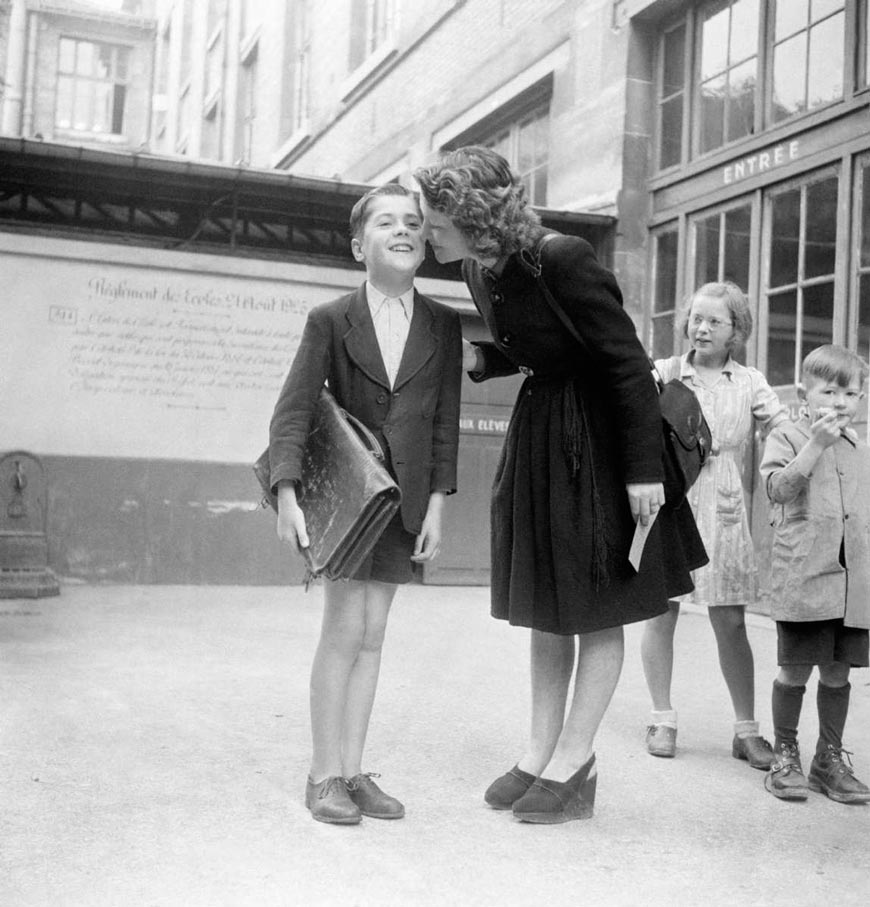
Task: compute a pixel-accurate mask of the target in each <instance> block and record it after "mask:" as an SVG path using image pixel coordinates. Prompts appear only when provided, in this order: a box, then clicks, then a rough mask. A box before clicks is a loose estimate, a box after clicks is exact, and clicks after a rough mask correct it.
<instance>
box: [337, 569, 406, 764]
mask: <svg viewBox="0 0 870 907" xmlns="http://www.w3.org/2000/svg"><path fill="white" fill-rule="evenodd" d="M364 588H365V628H364V631H363V637H362V645H361V646H360V649H359V651H358V654H357V657H356V662H355V663H354V665H353V668H352V669H351V672H350V678H349V682H348V687H347V697H346V699H345V711H344V724H343V733H342V754H341V762H342V768H343V771H342V774H343V775H344V777H345V778H352V777H353V776H354V775H357V774H359V772H361V771H362V766H361V763H362V753H363V747H364V746H365V742H366V733H367V732H368V728H369V719H370V717H371V714H372V706H373V705H374V701H375V692H376V691H377V686H378V675H379V673H380V668H381V650H382V648H383V644H384V634H385V633H386V629H387V618H388V617H389V614H390V605H391V604H392V602H393V597H394V596H395V594H396V588H397V587H396V585H395V584H393V583H378V582H367V583H365V584H364Z"/></svg>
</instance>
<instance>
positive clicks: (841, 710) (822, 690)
mask: <svg viewBox="0 0 870 907" xmlns="http://www.w3.org/2000/svg"><path fill="white" fill-rule="evenodd" d="M851 689H852V685H851V684H850V683H845V684H843V686H841V687H829V686H828V685H827V684H824V683H822V682H821V681H819V687H818V689H817V691H816V705H817V707H818V709H819V740H818V742H817V743H816V753H817V754H818V753H823V752H825V750H826V749H827V748H828V747H829V746H832V747H833V748H834V749H835V750H839V749H842V748H843V729H844V728H845V727H846V715H848V713H849V693H850V691H851Z"/></svg>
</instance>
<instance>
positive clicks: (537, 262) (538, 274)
mask: <svg viewBox="0 0 870 907" xmlns="http://www.w3.org/2000/svg"><path fill="white" fill-rule="evenodd" d="M555 236H556V234H555V233H545V234H544V235H543V236H542V237H541V238H540V239H539V240H538V245H537V246H536V247H535V251H534V253H531V252H529V251H528V250H527V249H523V250H522V251H521V252H520V258H521V260H522V262H523V264H524V265H525V266H526V269H527V270H528V271H529V273H530V274H531V275H532V276H533V277H534V278H535V280H536V281H537V282H538V289H539V290H540V291H541V293H542V294H543V296H544V299H546V300H547V305H549V306H550V308H551V309H552V310H553V314H554V315H555V316H556V317H557V318H558V319H559V321H561V322H562V325H563V326H564V328H565V330H566V331H567V332H568V333H569V334H570V335H571V336H572V337H573V338H574V339H575V340H576V341H577V343H578V344H579V345H580V347H581V348H582V350H583V352H584V353H586V354H588V353H589V352H590V350H589V344H588V343H586V341H585V340H584V339H583V337H582V335H581V334H580V332H579V331H578V330H577V328H576V327H574V323H573V322H572V321H571V319H570V318H569V317H568V313H567V312H566V311H565V310H564V309H563V308H562V306H561V305H559V303H558V302H557V300H556V297H555V296H554V295H553V294H552V293H551V292H550V288H549V287H548V286H547V282H546V281H545V280H544V269H543V267H542V265H541V251H542V250H543V248H544V246H545V245H546V244H547V243H548V242H549V241H550V240H551V239H554V238H555Z"/></svg>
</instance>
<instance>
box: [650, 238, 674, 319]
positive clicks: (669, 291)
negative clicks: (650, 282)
mask: <svg viewBox="0 0 870 907" xmlns="http://www.w3.org/2000/svg"><path fill="white" fill-rule="evenodd" d="M655 264H656V282H655V299H654V300H653V311H654V312H667V311H668V310H669V309H672V308H674V306H675V305H676V301H677V231H676V230H671V231H668V232H667V233H660V234H659V235H658V236H657V237H656V262H655Z"/></svg>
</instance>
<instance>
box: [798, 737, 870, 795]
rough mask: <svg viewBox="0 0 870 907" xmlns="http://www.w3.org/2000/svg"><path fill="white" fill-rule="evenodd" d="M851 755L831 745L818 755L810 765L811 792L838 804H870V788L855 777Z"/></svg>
mask: <svg viewBox="0 0 870 907" xmlns="http://www.w3.org/2000/svg"><path fill="white" fill-rule="evenodd" d="M851 755H852V754H851V753H850V752H849V751H848V750H844V749H842V748H840V749H838V748H837V747H835V746H831V744H828V747H827V749H826V750H825V751H824V752H821V753H816V755H815V757H814V758H813V762H812V765H810V776H809V785H810V790H814V791H816V792H817V793H820V794H825V795H826V796H828V797H830V799H831V800H836V801H837V802H838V803H868V802H870V788H868V787H867V785H866V784H864V783H862V782H861V781H859V780H858V779H857V778H856V777H855V773H854V770H853V768H852V760H851V759H850V758H849V756H851Z"/></svg>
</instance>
